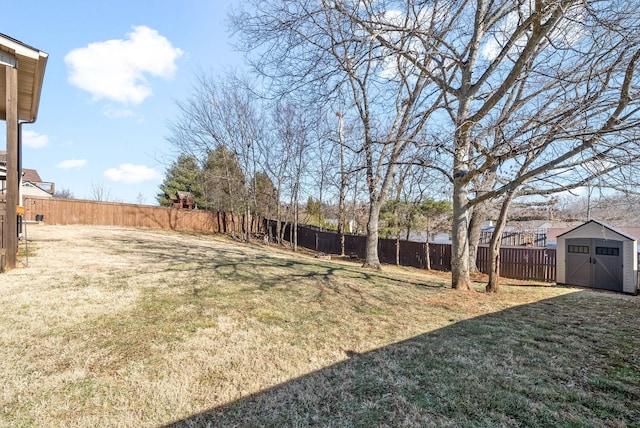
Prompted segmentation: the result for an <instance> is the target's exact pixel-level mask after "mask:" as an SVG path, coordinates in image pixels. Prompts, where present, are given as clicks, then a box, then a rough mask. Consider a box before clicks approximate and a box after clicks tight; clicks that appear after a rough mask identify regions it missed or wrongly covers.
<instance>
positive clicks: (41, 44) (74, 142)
mask: <svg viewBox="0 0 640 428" xmlns="http://www.w3.org/2000/svg"><path fill="white" fill-rule="evenodd" d="M234 3H235V1H234V0H180V1H179V2H176V1H168V0H153V1H150V0H136V1H131V0H108V1H107V0H95V1H79V0H75V1H65V0H59V1H50V0H34V1H30V2H18V1H13V2H7V4H4V5H3V7H2V18H3V19H2V22H3V24H2V27H0V33H3V34H6V35H8V36H10V37H13V38H14V39H17V40H20V41H21V42H23V43H26V44H28V45H30V46H32V47H34V48H37V49H40V50H41V51H43V52H46V53H48V54H49V59H48V62H47V68H46V72H45V79H44V86H43V90H42V99H41V103H40V109H39V113H38V120H37V122H36V123H35V124H33V125H24V126H23V143H24V144H23V166H24V167H25V168H31V169H36V170H37V171H38V173H39V174H40V177H41V178H42V180H43V181H51V182H55V185H56V189H58V190H60V189H62V188H64V189H68V190H69V191H71V193H73V195H74V197H76V198H82V199H93V195H94V193H95V189H102V190H103V191H106V192H108V194H109V196H110V198H111V199H114V200H119V201H122V202H131V203H136V202H138V201H142V202H143V203H146V204H150V205H156V199H155V196H156V194H157V193H158V191H159V188H158V186H159V184H160V183H161V182H162V179H163V175H164V172H165V170H166V168H167V166H168V163H170V162H171V159H172V158H171V154H172V153H173V148H172V147H171V146H170V145H169V144H168V143H167V137H168V136H169V130H168V126H167V124H168V122H169V121H171V120H173V119H174V118H175V115H176V114H177V109H176V106H175V102H176V100H184V99H185V98H186V97H188V96H189V94H190V93H191V91H192V83H193V76H194V73H195V72H197V71H198V70H200V69H201V70H206V71H209V70H211V71H212V72H214V73H219V74H222V73H224V72H225V71H226V70H228V69H230V68H241V67H242V64H243V62H242V58H241V55H240V54H238V53H236V52H234V51H233V49H232V47H231V46H230V40H229V36H228V31H227V25H226V23H225V21H226V14H227V11H228V9H229V7H231V6H232V5H233V4H234ZM5 129H6V128H5V127H4V122H2V129H1V132H0V149H1V150H4V148H5V147H6V142H5V140H6V130H5Z"/></svg>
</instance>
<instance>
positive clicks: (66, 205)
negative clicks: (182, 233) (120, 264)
mask: <svg viewBox="0 0 640 428" xmlns="http://www.w3.org/2000/svg"><path fill="white" fill-rule="evenodd" d="M24 206H25V219H26V220H27V221H35V220H36V219H38V220H43V221H44V222H45V223H47V224H59V225H72V224H87V225H92V224H93V225H100V226H120V227H143V228H152V229H165V230H186V231H196V232H212V233H232V232H233V233H242V232H243V231H244V230H243V224H244V222H243V217H242V216H238V215H235V216H232V215H231V214H228V213H220V212H213V211H201V210H181V209H174V208H165V207H152V206H147V205H134V204H120V203H113V202H96V201H85V200H78V199H59V198H50V199H39V198H25V199H24ZM250 227H251V232H252V233H259V232H261V231H262V230H263V229H262V227H263V221H262V219H261V218H252V219H251V226H250Z"/></svg>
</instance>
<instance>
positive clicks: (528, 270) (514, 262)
mask: <svg viewBox="0 0 640 428" xmlns="http://www.w3.org/2000/svg"><path fill="white" fill-rule="evenodd" d="M271 228H272V233H275V232H273V231H275V222H272V225H271ZM285 239H287V240H289V239H290V235H289V229H286V231H285ZM298 245H299V246H301V247H304V248H309V249H311V250H315V251H318V252H323V253H327V254H340V237H339V235H338V234H337V233H335V232H330V231H322V230H318V229H316V228H313V227H309V226H299V227H298ZM365 248H366V237H364V236H356V235H345V254H347V255H354V256H357V257H359V258H364V256H365ZM428 249H429V258H430V262H431V269H434V270H442V271H450V270H451V245H449V244H433V243H430V244H428ZM426 251H427V244H425V243H424V242H411V241H403V240H399V241H398V240H395V239H380V240H379V241H378V258H379V259H380V262H382V263H385V264H394V265H395V264H399V265H401V266H412V267H415V268H419V269H426V267H427V262H426ZM488 256H489V249H488V247H482V246H481V247H479V249H478V255H477V266H478V269H479V270H480V272H483V273H488V272H489V259H488ZM500 276H503V277H505V278H513V279H524V280H536V281H545V282H553V281H555V278H556V250H555V249H546V248H509V247H504V248H501V249H500Z"/></svg>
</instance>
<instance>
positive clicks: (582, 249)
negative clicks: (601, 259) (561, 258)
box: [566, 238, 592, 287]
mask: <svg viewBox="0 0 640 428" xmlns="http://www.w3.org/2000/svg"><path fill="white" fill-rule="evenodd" d="M566 246H567V250H566V257H567V266H566V268H567V270H566V272H567V274H566V275H567V283H568V284H572V285H579V286H582V287H591V286H592V285H591V283H592V281H591V277H592V274H591V270H592V269H591V239H583V238H580V239H578V238H576V239H567V240H566Z"/></svg>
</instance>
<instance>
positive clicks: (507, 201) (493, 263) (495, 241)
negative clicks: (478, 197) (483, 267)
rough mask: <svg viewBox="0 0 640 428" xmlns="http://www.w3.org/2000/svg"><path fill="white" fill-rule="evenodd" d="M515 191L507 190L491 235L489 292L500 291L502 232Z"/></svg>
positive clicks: (487, 287) (486, 288)
mask: <svg viewBox="0 0 640 428" xmlns="http://www.w3.org/2000/svg"><path fill="white" fill-rule="evenodd" d="M514 196H515V192H507V194H506V195H505V197H504V199H503V201H502V207H500V215H499V216H498V221H497V224H496V227H495V229H494V231H493V235H491V245H490V248H489V282H488V283H487V286H486V287H485V290H486V291H487V292H488V293H497V292H498V291H500V244H501V243H502V232H504V228H505V226H506V224H507V213H508V212H509V207H510V206H511V201H512V200H513V198H514Z"/></svg>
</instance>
